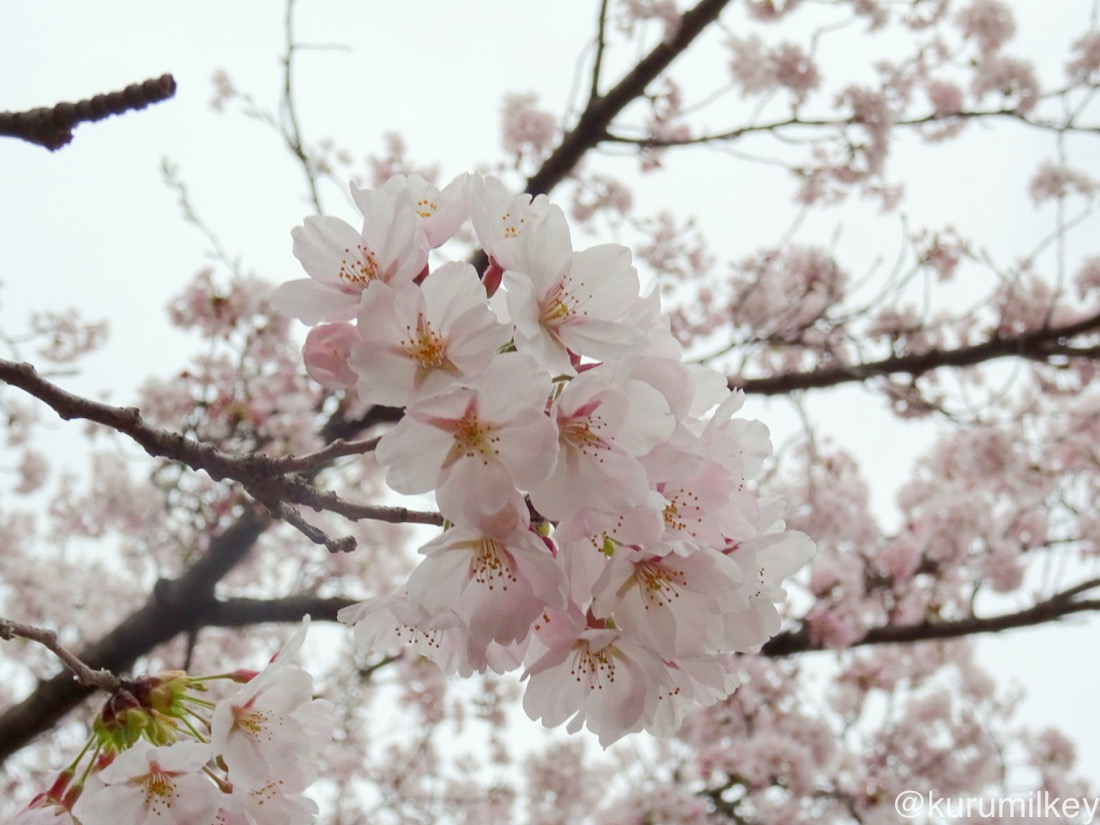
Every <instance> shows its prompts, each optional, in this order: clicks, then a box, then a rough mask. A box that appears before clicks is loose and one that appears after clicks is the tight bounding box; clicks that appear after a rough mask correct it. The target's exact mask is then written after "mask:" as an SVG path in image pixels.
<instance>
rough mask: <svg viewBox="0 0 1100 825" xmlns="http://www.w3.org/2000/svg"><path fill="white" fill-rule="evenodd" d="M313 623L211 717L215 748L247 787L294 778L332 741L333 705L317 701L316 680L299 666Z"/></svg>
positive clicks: (233, 776) (232, 778) (234, 779)
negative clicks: (304, 641)
mask: <svg viewBox="0 0 1100 825" xmlns="http://www.w3.org/2000/svg"><path fill="white" fill-rule="evenodd" d="M307 626H308V624H307V622H303V624H302V626H301V627H300V628H299V629H298V631H297V632H296V633H295V634H294V635H293V636H292V637H291V639H290V640H289V641H288V642H287V644H286V646H284V648H283V649H282V650H280V651H279V653H277V654H276V655H275V656H274V657H273V659H272V661H271V663H269V664H268V666H267V667H266V668H264V670H262V671H261V672H260V673H259V674H258V675H257V676H255V677H253V678H252V679H251V680H250V681H249V682H248V683H247V684H245V685H244V686H243V687H241V689H240V690H238V691H237V692H236V693H235V694H233V695H232V696H230V697H228V698H226V699H223V700H222V701H221V702H219V703H218V704H217V705H216V706H215V708H214V713H213V716H212V718H211V744H212V746H213V747H214V749H215V750H216V751H217V753H218V754H219V755H220V756H221V757H222V758H223V759H224V760H225V763H226V765H227V766H228V768H229V778H230V781H232V782H233V783H234V784H242V785H244V786H245V787H247V788H259V787H263V786H264V785H265V784H266V783H267V782H268V781H270V780H271V779H273V778H274V779H278V778H280V777H281V776H283V775H284V774H292V773H293V772H295V771H298V770H300V769H301V768H302V766H303V765H304V764H307V763H308V762H309V761H310V760H311V758H312V756H313V754H315V753H316V752H318V751H319V750H320V749H321V748H322V747H323V746H324V745H325V744H327V743H328V741H329V739H330V738H331V737H332V720H331V714H332V706H331V704H330V703H329V702H327V701H326V700H324V699H314V698H313V677H312V676H311V675H310V674H309V673H307V672H306V671H304V670H302V669H301V668H299V667H297V666H296V665H295V664H294V663H293V661H292V660H293V659H294V658H295V657H296V655H297V652H298V649H299V648H300V647H301V645H302V640H303V639H304V638H305V629H306V627H307Z"/></svg>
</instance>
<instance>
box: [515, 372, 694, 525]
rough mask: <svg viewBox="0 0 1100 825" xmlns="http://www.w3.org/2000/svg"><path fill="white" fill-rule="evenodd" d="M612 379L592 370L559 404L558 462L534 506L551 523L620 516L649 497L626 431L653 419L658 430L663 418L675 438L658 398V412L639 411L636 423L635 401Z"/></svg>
mask: <svg viewBox="0 0 1100 825" xmlns="http://www.w3.org/2000/svg"><path fill="white" fill-rule="evenodd" d="M612 378H613V373H612V371H611V370H610V369H608V370H603V369H602V368H597V369H595V370H591V371H589V372H586V373H584V374H583V375H580V376H578V377H577V378H574V379H573V380H572V381H570V382H569V383H568V385H567V386H566V388H565V389H564V390H563V391H562V393H561V395H559V396H558V398H557V399H556V400H555V401H554V406H553V408H552V410H551V415H552V416H553V418H554V420H555V421H556V422H557V425H558V461H557V464H556V465H555V466H554V471H553V472H552V473H551V474H550V475H549V476H547V477H546V479H544V480H543V481H540V482H538V483H537V484H535V485H533V486H532V487H531V501H532V503H533V504H534V505H535V508H536V509H537V510H538V511H539V512H540V513H541V514H542V515H544V516H546V517H547V518H550V519H552V520H555V521H557V520H560V519H564V518H568V517H570V516H572V515H575V514H576V513H578V512H580V511H581V510H584V509H591V510H603V511H605V512H610V513H618V512H622V511H624V510H630V509H633V508H634V507H637V506H639V505H641V504H644V503H645V501H646V500H647V498H648V497H649V487H648V484H647V483H646V476H645V469H644V468H643V467H642V465H641V464H640V463H639V462H638V460H637V459H636V458H635V457H634V456H633V455H631V454H630V452H628V450H627V449H626V448H624V446H623V444H621V443H620V442H619V438H620V436H622V438H623V441H624V442H625V443H626V446H627V447H630V446H633V443H632V442H631V441H630V438H631V436H632V435H633V434H632V433H630V432H629V431H627V425H628V424H629V423H630V422H632V421H633V422H640V421H643V420H644V421H651V420H652V419H657V421H658V425H659V423H660V420H661V418H662V417H663V418H665V419H667V423H668V431H669V432H671V430H672V426H673V422H672V418H671V416H670V415H669V414H668V410H667V407H666V406H665V405H664V404H663V402H662V401H661V399H660V398H659V397H657V399H656V401H657V402H658V404H657V406H656V408H653V407H647V408H646V409H645V410H635V411H634V412H635V414H634V416H633V417H631V409H630V407H631V399H630V398H629V397H628V396H627V395H626V393H624V392H622V391H620V390H618V389H617V388H616V387H615V386H614V385H613V384H612ZM653 395H656V393H653ZM651 400H652V399H651Z"/></svg>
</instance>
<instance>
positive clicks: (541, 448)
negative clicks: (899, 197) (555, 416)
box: [376, 353, 558, 525]
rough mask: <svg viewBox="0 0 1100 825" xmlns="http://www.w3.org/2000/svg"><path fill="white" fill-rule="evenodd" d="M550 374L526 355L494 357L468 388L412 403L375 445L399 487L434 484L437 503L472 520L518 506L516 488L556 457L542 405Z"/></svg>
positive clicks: (461, 520)
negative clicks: (481, 376) (479, 376)
mask: <svg viewBox="0 0 1100 825" xmlns="http://www.w3.org/2000/svg"><path fill="white" fill-rule="evenodd" d="M549 394H550V376H548V375H547V374H546V373H545V372H543V371H542V370H540V369H539V368H538V365H537V364H536V363H535V361H534V359H532V358H530V357H529V356H526V355H520V354H516V353H506V354H504V355H501V356H498V357H496V358H494V359H493V361H492V363H491V364H490V365H489V368H488V369H487V370H486V371H485V375H484V378H483V380H482V381H481V382H480V383H479V386H478V387H477V388H476V389H474V388H462V389H456V390H449V391H447V392H445V393H443V394H441V395H437V396H435V397H433V398H429V399H425V400H424V401H421V402H418V403H417V404H415V405H414V406H412V407H410V408H409V410H408V412H407V413H406V415H405V417H404V418H403V419H402V420H401V422H400V423H399V424H398V425H397V426H396V427H394V428H393V429H392V430H391V431H390V432H388V433H387V434H386V435H384V436H383V437H382V440H381V442H380V443H379V445H378V448H377V450H376V455H377V457H378V460H379V461H380V462H381V463H382V464H383V465H384V466H385V467H386V468H387V473H386V480H387V482H388V483H389V485H390V486H391V487H393V489H395V490H397V491H398V492H400V493H426V492H429V491H430V490H435V491H436V500H437V501H438V502H439V509H440V511H441V512H442V513H443V515H445V516H446V517H447V518H449V519H451V520H452V521H454V522H456V523H458V524H466V525H470V524H474V523H476V522H477V520H478V519H480V518H482V517H486V516H492V515H494V514H496V513H499V512H500V511H501V510H503V509H505V508H509V509H511V510H513V511H522V510H523V509H524V506H523V502H522V497H521V496H520V494H519V492H518V491H517V490H520V489H527V488H529V487H530V486H531V485H532V484H535V483H537V482H539V481H541V480H542V479H543V478H545V477H546V476H547V475H548V474H549V473H550V471H551V470H552V469H553V467H554V462H555V461H556V460H557V443H558V439H557V430H556V428H555V426H554V422H553V421H551V420H550V419H549V418H548V417H547V416H546V414H545V413H544V408H545V406H546V400H547V398H548V397H549Z"/></svg>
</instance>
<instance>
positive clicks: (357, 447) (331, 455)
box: [274, 438, 380, 473]
mask: <svg viewBox="0 0 1100 825" xmlns="http://www.w3.org/2000/svg"><path fill="white" fill-rule="evenodd" d="M379 440H380V439H378V438H364V439H363V440H361V441H345V440H344V439H342V438H338V439H336V440H335V441H333V442H332V443H331V444H329V445H328V446H327V447H325V448H324V449H321V450H318V451H317V452H315V453H309V454H307V455H301V456H288V457H287V458H277V459H275V460H274V464H275V465H276V466H277V467H278V468H279V471H280V472H283V473H300V472H305V471H308V470H316V469H317V468H318V467H323V466H324V465H326V464H328V463H329V462H331V461H334V460H336V459H337V458H343V457H344V456H349V455H362V454H364V453H370V452H373V451H374V448H375V447H377V446H378V442H379Z"/></svg>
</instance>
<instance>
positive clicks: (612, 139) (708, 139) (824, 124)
mask: <svg viewBox="0 0 1100 825" xmlns="http://www.w3.org/2000/svg"><path fill="white" fill-rule="evenodd" d="M996 117H1003V118H1009V119H1011V120H1016V121H1019V122H1020V123H1023V124H1025V125H1027V126H1030V127H1032V128H1034V129H1040V130H1042V131H1048V132H1059V133H1063V132H1080V133H1084V134H1088V133H1100V126H1078V125H1074V124H1067V123H1059V122H1057V121H1053V120H1038V119H1035V118H1030V117H1028V116H1027V115H1026V114H1025V113H1023V112H1020V111H1018V110H1016V109H984V110H983V109H978V110H973V111H965V112H953V113H951V114H936V113H934V112H933V113H931V114H927V115H922V116H920V117H912V118H903V119H899V120H896V121H894V124H893V125H895V126H927V125H929V124H932V123H945V122H946V123H952V122H955V121H964V120H982V119H989V118H996ZM861 123H862V121H860V120H858V119H855V118H850V117H840V118H816V119H806V118H800V117H789V118H785V119H783V120H773V121H768V122H767V123H757V124H755V125H752V126H740V127H738V128H736V129H729V130H727V131H725V132H713V133H710V134H706V135H697V136H695V137H689V138H654V137H630V136H628V135H617V134H608V135H607V136H606V137H605V140H606V141H607V142H608V143H620V144H625V145H628V146H637V147H638V148H641V149H673V148H677V147H681V146H702V145H706V144H709V143H727V142H730V141H734V140H737V139H738V138H742V137H744V136H745V135H752V134H760V133H762V132H775V133H779V132H782V131H783V130H786V129H844V128H846V127H848V126H859V125H861Z"/></svg>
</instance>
